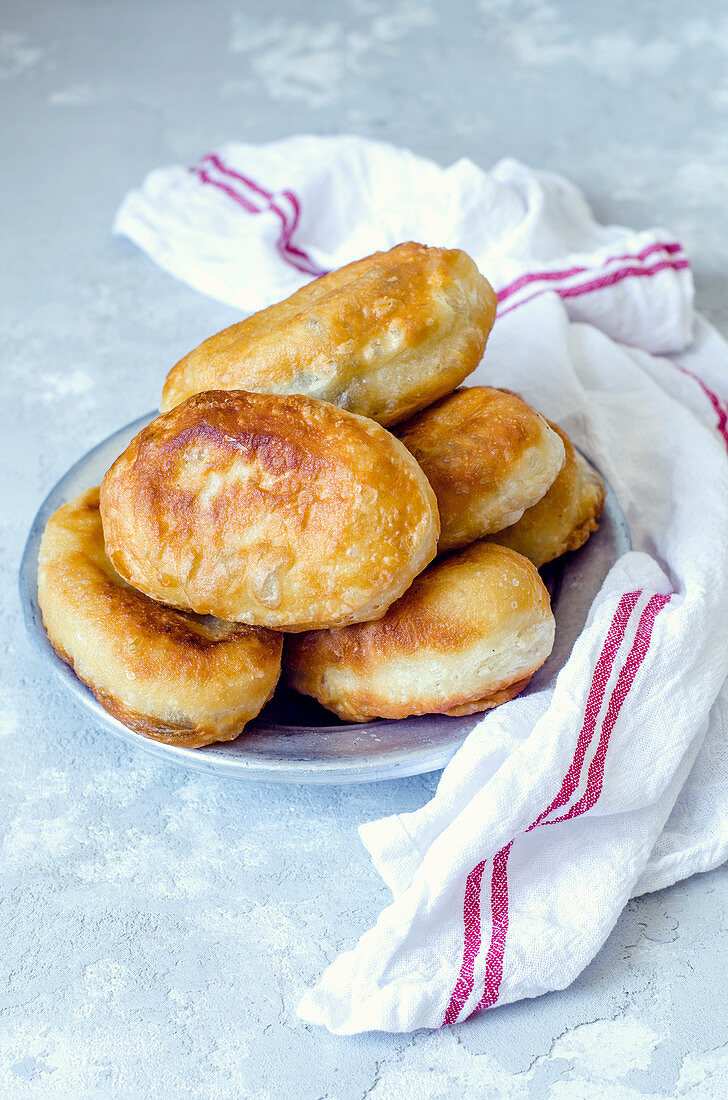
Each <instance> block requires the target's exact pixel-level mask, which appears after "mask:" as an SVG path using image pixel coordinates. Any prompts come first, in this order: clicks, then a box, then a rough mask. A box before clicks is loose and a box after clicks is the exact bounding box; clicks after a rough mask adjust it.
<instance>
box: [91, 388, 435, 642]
mask: <svg viewBox="0 0 728 1100" xmlns="http://www.w3.org/2000/svg"><path fill="white" fill-rule="evenodd" d="M101 515H102V518H103V524H104V537H105V539H106V549H107V551H108V553H109V557H110V558H111V560H112V562H113V563H114V566H115V568H116V569H117V570H118V572H119V573H120V574H121V576H122V577H124V578H125V579H126V580H127V581H129V583H130V584H132V585H134V587H135V588H139V589H140V590H141V591H142V592H146V593H147V595H149V596H152V597H153V598H154V599H158V600H161V601H162V602H164V603H168V604H171V605H173V606H175V607H186V608H190V609H192V610H193V611H197V612H199V613H200V614H211V615H217V616H218V617H219V618H221V619H228V620H232V621H236V622H246V623H249V624H251V625H253V626H267V627H271V628H274V629H279V630H294V631H295V630H307V629H311V628H316V627H324V626H338V625H341V624H343V623H349V622H359V621H363V620H365V619H375V618H377V617H378V616H380V615H382V614H383V613H384V611H385V610H386V609H387V607H389V605H390V604H391V603H392V602H393V601H394V600H395V599H397V598H398V597H399V596H401V595H402V593H403V592H404V591H405V589H407V588H408V587H409V585H410V583H411V582H412V579H413V578H414V577H415V576H416V575H417V574H418V573H419V572H420V571H421V570H422V569H424V567H425V566H426V565H427V563H428V562H429V561H431V560H432V558H433V557H434V555H435V549H436V544H437V536H438V533H439V520H438V515H437V504H436V501H435V496H434V493H433V492H432V489H431V488H430V485H429V484H428V482H427V479H426V477H425V475H424V474H423V473H422V471H421V470H420V468H419V466H418V465H417V463H416V462H415V460H414V459H413V458H412V456H411V455H410V453H409V452H408V451H407V450H406V448H405V447H403V446H402V444H401V443H400V442H399V440H397V439H395V438H394V436H393V435H391V434H390V433H389V432H388V431H386V430H385V429H384V428H381V427H380V426H379V425H378V424H375V423H374V421H373V420H367V419H366V418H365V417H362V416H354V415H353V414H352V413H348V412H344V411H343V410H341V409H337V408H335V407H334V406H333V405H329V404H326V403H325V402H323V401H314V400H312V399H311V398H309V397H303V396H299V395H292V396H288V397H285V396H280V395H271V394H254V393H252V394H251V393H243V392H242V391H240V390H230V391H227V392H224V391H215V390H211V391H209V392H207V393H199V394H196V395H195V396H194V397H191V398H189V399H188V400H187V401H185V402H184V403H183V404H182V405H178V406H176V408H174V409H172V410H171V411H170V412H168V413H165V414H163V415H162V416H159V417H157V419H156V420H154V421H152V423H151V424H149V425H148V426H147V427H146V428H145V429H144V430H143V431H142V432H140V433H139V435H138V436H136V438H135V439H133V440H132V442H131V443H130V444H129V446H128V447H127V449H126V450H125V451H124V453H123V454H122V455H121V457H120V458H118V459H117V460H116V462H115V463H114V465H113V466H112V467H111V469H110V470H109V471H108V473H107V474H106V477H105V478H104V481H103V485H102V488H101Z"/></svg>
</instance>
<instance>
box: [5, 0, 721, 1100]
mask: <svg viewBox="0 0 728 1100" xmlns="http://www.w3.org/2000/svg"><path fill="white" fill-rule="evenodd" d="M0 119H1V124H2V133H3V135H4V141H3V168H2V172H1V173H0V212H1V213H0V226H1V227H2V252H1V253H0V255H1V256H2V262H1V263H0V288H1V290H0V301H1V304H0V323H1V333H2V360H1V362H2V372H1V376H2V395H3V405H2V408H3V412H4V417H3V431H2V452H3V473H2V478H0V494H1V496H0V523H1V524H2V528H3V533H2V540H1V548H0V552H1V555H2V557H1V560H0V570H1V573H2V584H3V593H4V595H3V608H4V625H5V630H4V632H3V638H2V661H1V662H0V677H1V678H2V687H1V696H0V738H1V739H2V746H3V751H2V757H1V765H0V766H1V768H2V777H3V790H4V794H3V796H2V800H1V801H0V820H1V822H2V826H1V830H2V838H3V839H2V873H3V888H2V890H0V914H1V920H2V923H1V925H0V927H2V944H3V947H2V952H0V969H1V970H2V977H1V978H0V1009H1V1010H2V1016H1V1017H0V1094H1V1095H3V1096H8V1097H13V1098H15V1097H26V1096H28V1097H35V1096H38V1097H44V1098H45V1097H63V1098H66V1097H76V1096H83V1097H111V1096H120V1097H121V1096H123V1097H180V1096H198V1097H210V1096H215V1097H230V1098H236V1100H239V1098H246V1097H256V1098H258V1097H273V1098H279V1097H289V1096H290V1097H296V1098H297V1100H298V1098H300V1100H316V1098H327V1100H349V1098H362V1100H363V1098H364V1097H369V1098H370V1100H389V1098H399V1097H404V1098H408V1097H421V1096H427V1097H443V1098H450V1097H460V1096H466V1095H467V1096H473V1097H488V1098H490V1097H501V1096H502V1097H507V1098H514V1100H516V1098H517V1100H522V1098H523V1100H527V1098H532V1097H547V1098H549V1100H581V1098H586V1097H590V1098H591V1097H599V1098H601V1097H606V1098H608V1100H617V1098H619V1100H621V1098H638V1097H643V1096H648V1097H652V1096H655V1097H660V1098H661V1100H663V1098H667V1097H677V1096H679V1097H700V1098H703V1097H715V1098H721V1100H722V1098H723V1097H725V1096H726V1095H728V1042H727V1040H728V1028H727V1027H726V1011H725V1004H726V1001H727V1000H728V968H727V966H726V964H727V963H728V941H727V937H726V934H725V929H726V926H727V925H728V875H727V874H726V872H725V870H724V869H719V870H717V871H715V872H713V873H711V874H709V875H704V876H700V877H698V878H696V879H694V880H691V881H689V882H687V883H683V884H681V885H678V886H676V887H674V888H673V889H671V890H668V891H664V892H663V893H661V894H658V895H654V896H651V897H647V898H644V899H641V900H638V901H635V902H632V903H631V904H630V906H629V907H628V909H627V910H626V911H625V913H624V915H623V917H622V918H621V920H620V921H619V923H618V925H617V927H616V929H615V931H614V933H613V934H612V936H611V938H610V939H609V941H608V943H607V944H606V946H605V947H604V949H603V950H602V952H601V953H600V955H599V956H598V957H597V959H596V960H595V961H594V962H593V964H592V965H591V966H590V967H589V968H588V970H587V971H586V972H585V973H584V974H583V975H582V976H581V978H580V979H579V980H578V981H577V982H576V983H575V984H574V985H573V986H572V987H571V988H570V989H569V990H568V991H566V992H563V993H557V994H553V995H551V996H548V997H544V998H541V999H539V1000H537V1001H533V1002H528V1003H524V1004H520V1005H516V1006H512V1007H509V1008H505V1009H498V1010H495V1011H493V1012H491V1013H488V1014H486V1015H481V1016H480V1017H477V1018H474V1019H473V1020H471V1021H470V1022H469V1023H467V1024H465V1025H462V1026H460V1027H458V1028H456V1029H445V1030H442V1031H439V1032H435V1033H427V1032H420V1033H417V1034H414V1035H404V1036H390V1035H370V1036H365V1037H362V1038H353V1039H340V1038H333V1037H331V1036H329V1035H328V1034H326V1033H323V1032H320V1031H317V1030H313V1029H310V1028H308V1027H306V1026H305V1025H303V1024H302V1023H301V1022H300V1021H299V1020H298V1019H297V1017H296V1015H295V1005H296V1002H297V1000H298V997H299V995H300V993H301V992H302V990H303V989H304V987H305V986H306V985H307V984H309V983H310V982H312V981H313V980H314V979H315V978H316V976H317V975H318V974H319V973H320V971H321V969H322V967H323V966H324V965H325V963H326V962H327V961H328V960H330V959H332V958H333V957H334V956H335V955H336V954H337V952H338V951H339V950H340V949H342V948H344V947H347V946H348V945H350V944H352V943H353V942H354V940H355V939H356V937H357V936H358V935H359V934H360V933H361V932H362V931H363V930H364V929H365V928H366V927H368V925H369V923H370V922H371V920H372V919H373V918H374V917H375V915H376V914H377V913H378V912H379V910H380V908H381V907H382V905H383V904H384V903H385V901H386V900H387V897H386V891H385V889H384V887H383V885H382V884H381V882H380V881H379V880H378V878H377V876H376V875H375V873H374V872H373V870H372V869H371V867H370V865H369V864H368V861H367V859H366V857H365V853H364V851H363V849H362V848H361V846H360V845H359V843H358V839H357V836H356V825H357V824H358V823H359V822H361V821H363V820H366V819H371V818H375V817H379V816H381V815H383V814H386V813H390V812H393V811H395V810H402V809H411V808H414V807H416V806H418V805H420V804H422V802H423V801H425V800H426V799H427V797H428V796H429V795H430V794H431V792H432V791H433V789H434V786H435V783H436V777H434V776H430V777H424V778H419V779H410V780H402V781H398V782H389V783H381V784H377V785H371V786H363V787H355V788H348V789H341V790H335V789H331V790H324V789H322V790H315V789H302V790H296V789H293V788H280V789H279V788H274V787H265V786H257V787H256V786H246V785H243V784H239V785H236V784H233V783H227V782H221V781H216V780H212V779H208V778H204V777H198V776H196V775H191V774H190V775H188V774H186V773H185V772H183V771H179V770H174V769H173V768H170V767H166V766H162V765H160V764H158V763H156V762H154V761H152V760H151V759H148V758H147V757H146V756H145V755H144V754H143V753H142V752H140V751H134V750H132V749H131V748H127V747H125V746H124V745H122V744H121V743H115V742H112V741H110V740H108V739H107V738H105V737H103V736H101V735H100V734H99V731H98V730H95V729H94V728H93V724H92V723H91V722H90V721H89V720H88V719H87V718H86V717H85V716H84V715H81V714H80V713H78V712H77V711H76V710H75V709H74V708H73V706H72V705H71V703H70V701H69V700H68V699H67V698H66V697H65V695H64V693H63V691H62V690H61V688H60V686H59V685H58V684H57V683H56V682H55V681H54V680H53V681H51V680H49V678H48V677H47V675H46V672H45V670H44V669H43V668H42V667H40V665H39V663H38V661H37V660H36V658H35V656H34V654H33V653H32V652H31V651H30V650H29V647H28V646H27V644H26V641H25V636H24V631H23V627H22V624H21V618H20V610H19V606H18V601H17V597H16V595H15V585H16V572H17V565H18V560H19V556H20V553H21V548H22V543H23V541H24V538H25V534H26V531H27V528H28V526H29V524H30V521H31V518H32V516H33V515H34V513H35V511H36V509H37V507H38V505H39V504H40V501H41V500H42V498H43V497H44V495H45V494H46V492H47V491H48V490H49V489H50V488H51V486H52V485H53V484H54V483H55V481H56V480H57V479H58V477H59V475H60V474H61V473H62V472H63V471H65V470H66V468H67V467H68V466H69V465H70V464H71V463H72V462H73V461H75V459H76V458H78V457H79V456H80V455H81V454H83V453H84V452H85V451H86V450H87V449H88V448H89V447H90V446H91V445H93V444H95V443H96V442H98V441H99V440H101V439H103V438H104V437H105V436H106V435H108V434H109V433H110V432H112V431H113V430H115V429H116V428H117V427H119V426H120V425H122V424H124V423H126V422H127V421H129V420H132V419H133V418H135V417H136V416H138V415H139V414H140V413H141V412H144V411H146V410H147V409H150V408H152V407H153V406H154V405H155V403H156V401H157V398H158V394H159V388H160V383H161V380H162V378H163V376H164V374H165V372H166V371H167V369H168V368H169V366H170V365H171V364H172V363H173V362H175V360H176V359H177V358H178V357H179V356H181V355H182V354H184V353H185V352H186V351H188V350H189V348H190V347H192V346H194V345H195V344H196V343H197V342H199V340H201V339H202V338H204V337H205V336H207V335H208V334H209V333H211V332H213V331H215V330H217V329H218V328H221V327H222V326H223V325H225V324H229V323H231V322H232V321H233V320H234V319H235V317H234V314H233V313H232V311H230V310H229V309H227V308H225V307H223V306H221V305H218V304H215V303H214V302H211V301H208V300H206V299H204V298H202V297H201V296H198V295H196V294H195V293H193V292H192V291H190V290H188V289H187V288H185V287H184V286H182V285H179V284H177V283H176V282H174V281H173V280H172V279H171V278H169V277H168V276H167V275H165V274H164V273H163V272H161V271H159V270H157V269H156V268H155V267H154V266H153V265H152V264H150V263H149V262H148V261H147V260H146V259H145V258H144V257H143V256H142V255H141V254H140V253H139V252H137V251H136V250H135V249H134V248H133V247H132V246H131V245H129V244H127V243H126V242H121V241H118V240H114V239H112V237H111V235H110V224H111V219H112V216H113V213H114V210H115V208H116V206H117V204H118V202H119V200H120V198H121V196H122V194H123V193H124V191H125V190H126V189H127V188H128V187H130V186H133V185H135V184H137V183H138V182H139V181H140V180H141V179H142V177H143V176H144V175H145V173H146V172H147V171H149V170H150V169H152V168H154V167H156V166H159V165H164V164H168V163H175V162H180V163H191V162H194V161H195V160H196V159H197V157H198V156H199V155H200V154H201V153H203V152H205V151H206V150H207V149H208V148H209V147H211V146H214V145H215V144H216V143H219V142H221V141H224V140H230V139H240V140H247V141H266V140H269V139H272V138H276V137H280V136H285V135H288V134H291V133H295V132H301V131H314V132H319V133H334V132H341V131H349V132H358V133H363V134H367V135H371V136H374V137H379V138H385V139H388V140H391V141H393V142H397V143H401V144H404V145H407V146H409V147H411V148H412V149H414V150H415V151H417V152H419V153H423V154H425V155H429V156H432V157H434V158H436V159H438V160H440V161H441V162H443V163H447V162H450V161H452V160H454V159H456V158H457V157H459V156H462V155H467V156H470V157H472V158H473V159H474V160H475V161H476V162H478V163H480V164H481V165H483V166H484V167H487V166H488V165H489V164H491V163H492V162H493V161H495V160H496V159H498V158H499V157H501V156H503V155H506V154H511V155H514V156H516V157H518V158H520V159H522V160H524V161H526V162H527V163H530V164H533V165H536V166H542V167H548V168H552V169H555V170H557V171H560V172H562V173H564V174H567V175H569V176H571V178H572V179H574V180H575V181H576V182H577V183H578V184H580V185H581V186H582V187H583V188H584V189H585V191H586V192H587V195H588V196H589V198H590V199H591V201H592V202H593V204H594V206H595V208H596V210H597V212H598V214H599V216H600V217H601V218H602V219H603V220H613V221H619V222H622V223H623V224H629V225H633V226H635V227H637V228H644V227H647V226H650V225H653V224H662V225H664V226H667V227H669V228H670V229H672V231H673V232H675V233H677V234H678V235H679V236H680V237H681V238H682V240H683V241H684V243H685V244H686V246H687V248H688V250H689V252H690V254H691V256H692V258H693V261H694V265H695V270H696V274H697V284H698V304H699V306H700V307H701V308H702V309H703V310H704V311H705V312H706V313H707V314H708V316H710V317H711V318H712V319H713V320H714V321H716V322H717V323H718V324H719V325H721V326H722V328H723V330H724V331H728V306H726V298H727V295H726V290H727V289H728V276H727V275H726V265H725V262H724V257H725V253H726V245H727V244H728V241H727V230H728V215H727V214H726V211H727V210H728V128H727V123H728V16H726V14H725V9H724V6H723V5H722V4H720V3H718V0H707V2H704V3H697V4H691V5H685V4H682V3H678V2H677V0H661V2H659V3H657V2H652V0H641V2H639V0H629V2H628V0H614V2H613V3H611V4H608V5H606V4H605V5H594V4H591V3H577V2H576V0H573V2H568V0H561V2H555V3H551V4H549V3H542V2H540V0H480V2H478V3H475V2H473V3H470V2H467V0H448V2H447V3H445V2H441V3H440V2H436V0H391V2H387V0H340V2H339V3H336V4H334V3H306V2H304V0H300V2H298V3H296V2H293V0H273V2H271V3H268V4H264V5H257V4H256V5H254V4H252V3H250V2H249V0H248V2H247V3H246V2H244V0H239V2H237V3H236V2H234V0H218V2H216V3H207V4H198V3H195V2H193V0H176V2H175V0H145V2H142V0H125V2H124V3H120V2H112V0H95V2H92V0H75V2H74V0H55V2H54V0H4V2H3V4H2V7H1V8H0Z"/></svg>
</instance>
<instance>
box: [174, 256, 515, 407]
mask: <svg viewBox="0 0 728 1100" xmlns="http://www.w3.org/2000/svg"><path fill="white" fill-rule="evenodd" d="M495 309H496V297H495V294H494V292H493V289H492V287H491V286H490V284H489V283H488V282H487V281H486V279H484V278H483V276H482V275H481V274H480V272H479V271H478V269H477V267H476V266H475V264H474V263H473V261H472V260H471V259H470V257H469V256H468V255H467V254H466V253H465V252H461V251H460V250H459V249H443V248H427V247H426V246H425V245H421V244H413V243H412V242H410V243H408V244H399V245H397V246H396V247H395V248H392V249H390V251H389V252H376V253H375V254H374V255H373V256H367V257H366V258H365V259H363V260H357V261H356V262H355V263H352V264H348V265H347V266H346V267H342V268H340V269H339V270H338V271H333V272H331V274H330V275H324V276H322V278H320V279H315V280H314V281H313V282H311V283H308V284H307V285H306V286H304V287H302V288H301V289H300V290H297V291H296V293H295V294H292V295H291V297H290V298H286V300H285V301H283V302H279V303H278V304H277V305H273V306H270V307H269V308H268V309H264V310H262V311H261V312H260V313H255V314H253V316H252V317H248V319H247V320H246V321H241V322H240V323H239V324H237V325H232V326H231V327H230V328H227V329H225V330H224V331H223V332H219V333H217V335H216V336H211V337H210V339H209V340H205V341H204V343H202V344H200V346H199V347H198V348H195V350H194V351H192V352H190V354H189V355H187V356H185V358H184V359H182V360H181V361H180V362H179V363H177V365H176V366H175V367H173V368H172V370H171V371H170V372H169V374H168V376H167V380H166V382H165V385H164V392H163V394H162V403H161V408H162V411H163V412H164V411H166V410H168V409H171V408H173V406H175V405H178V404H179V403H180V401H184V400H185V398H187V397H190V396H191V395H192V394H194V393H199V392H201V391H203V390H236V389H240V390H248V391H252V392H255V393H282V394H290V393H302V394H306V395H308V396H309V397H316V398H318V399H319V400H322V401H330V402H331V403H332V404H334V405H338V406H339V407H340V408H342V409H348V410H349V411H350V412H355V413H360V414H361V415H362V416H370V417H372V419H374V420H377V421H378V422H379V423H380V424H396V423H398V421H400V420H404V419H405V418H406V417H408V416H411V415H412V413H414V412H416V411H417V410H418V409H423V408H425V406H426V405H429V404H431V402H433V401H435V400H437V398H438V397H442V395H443V394H446V393H449V392H450V391H451V390H453V389H454V388H455V387H456V386H458V385H459V384H460V383H461V382H462V381H463V379H464V378H466V377H467V375H469V374H470V373H471V371H473V370H475V368H476V367H477V365H478V363H479V362H480V359H481V356H482V354H483V351H484V349H485V343H486V340H487V338H488V334H489V332H490V330H491V328H492V327H493V321H494V320H495Z"/></svg>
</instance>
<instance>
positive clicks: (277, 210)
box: [193, 153, 328, 277]
mask: <svg viewBox="0 0 728 1100" xmlns="http://www.w3.org/2000/svg"><path fill="white" fill-rule="evenodd" d="M200 163H201V164H205V163H207V164H210V165H212V166H213V167H214V168H216V169H217V171H218V172H220V173H222V174H223V175H225V176H227V177H228V178H229V179H233V180H235V181H236V182H238V183H242V184H243V185H244V186H245V187H247V188H249V190H250V191H252V192H253V196H252V197H251V196H248V198H247V200H245V198H244V197H243V196H241V195H240V193H239V192H238V191H235V190H233V188H228V186H227V185H226V184H223V183H222V182H220V181H215V180H213V179H212V178H211V177H210V176H209V173H207V172H205V175H206V176H207V178H206V179H205V180H204V182H206V183H214V184H215V185H216V186H219V187H220V188H221V189H222V190H225V192H226V194H230V195H231V197H233V196H237V198H239V199H241V201H242V203H243V205H245V206H246V209H249V207H248V204H250V206H251V207H253V204H254V202H255V201H256V200H257V202H258V205H257V206H255V207H254V208H252V209H249V213H263V212H264V211H266V210H270V211H271V213H273V214H275V215H276V217H277V218H278V220H279V221H280V223H281V233H280V236H279V238H278V241H277V245H276V247H277V250H278V253H279V255H280V256H281V257H282V258H283V259H284V260H286V262H287V263H289V264H291V265H292V266H293V267H295V268H296V270H297V271H301V272H304V273H305V274H307V275H314V276H316V277H318V276H320V275H327V274H328V272H327V271H325V270H324V269H323V268H321V267H319V266H318V265H317V264H316V263H315V262H314V260H312V259H311V257H310V256H309V255H308V253H307V252H305V251H304V250H303V249H302V248H299V247H298V246H297V245H294V243H293V241H292V239H291V238H292V235H293V233H294V231H295V229H296V227H297V225H298V222H299V218H300V216H301V203H300V200H299V199H298V197H297V196H296V195H295V194H294V193H293V191H290V190H285V191H281V192H280V193H279V195H276V194H274V193H273V192H272V191H268V190H266V188H264V187H261V185H260V184H259V183H256V181H255V180H253V179H251V178H250V176H245V175H243V173H242V172H238V171H236V170H235V169H234V168H231V167H230V166H229V165H228V164H225V162H224V161H223V160H222V159H221V158H220V157H219V156H218V155H217V153H208V155H207V156H205V157H203V158H202V160H201V162H200ZM193 171H194V172H196V174H197V175H198V176H200V178H202V176H201V172H204V171H205V170H204V169H199V168H198V169H193ZM281 195H282V196H284V197H285V198H286V199H287V200H288V202H289V203H290V205H291V210H292V215H291V216H290V217H289V216H288V215H287V214H286V212H285V211H284V210H283V208H282V206H281V205H280V203H279V201H278V199H279V197H280V196H281ZM261 200H262V201H261Z"/></svg>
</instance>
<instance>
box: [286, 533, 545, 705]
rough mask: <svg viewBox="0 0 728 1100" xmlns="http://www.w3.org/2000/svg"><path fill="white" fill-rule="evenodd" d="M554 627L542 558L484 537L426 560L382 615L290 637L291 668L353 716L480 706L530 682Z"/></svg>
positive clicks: (325, 700) (297, 678)
mask: <svg viewBox="0 0 728 1100" xmlns="http://www.w3.org/2000/svg"><path fill="white" fill-rule="evenodd" d="M554 628H555V624H554V617H553V614H552V612H551V604H550V601H549V595H548V592H547V591H546V589H545V587H544V585H543V583H542V581H541V578H540V576H539V575H538V572H537V570H536V569H535V568H534V566H533V565H532V564H531V563H530V562H529V561H528V560H527V559H526V558H524V557H522V556H521V555H520V554H516V553H514V552H513V551H512V550H508V549H507V548H506V547H503V546H496V545H495V544H494V543H489V542H477V543H474V544H473V545H472V546H468V547H467V548H466V549H464V550H461V551H459V552H458V553H456V554H452V555H451V556H450V557H447V558H444V559H443V560H442V561H439V562H437V563H436V564H435V565H432V566H430V568H429V569H426V570H425V572H424V573H422V574H421V575H420V576H419V577H418V578H417V580H416V581H415V582H414V584H413V585H412V587H411V588H410V589H409V591H408V592H406V593H405V594H404V596H402V598H401V599H399V600H398V601H397V602H396V603H395V604H393V605H392V607H390V609H389V611H388V612H387V613H386V615H385V616H384V617H383V618H382V619H380V620H379V621H378V622H374V623H363V624H360V625H356V626H347V627H342V628H340V629H338V630H323V631H313V632H311V633H308V634H300V635H297V636H295V637H293V638H289V639H287V640H286V644H285V646H284V652H283V661H284V670H285V673H284V674H285V676H286V679H287V681H288V683H289V684H290V685H291V686H292V687H293V688H295V689H296V690H297V691H300V692H302V693H303V694H304V695H312V696H313V697H314V698H315V699H317V700H318V701H319V702H320V703H322V704H323V705H324V706H325V707H328V709H329V710H332V711H334V712H335V713H336V714H338V715H339V717H340V718H343V719H346V720H348V721H350V722H364V721H367V720H369V719H371V718H375V717H382V718H405V717H407V716H408V715H411V714H430V713H435V714H451V715H460V714H473V713H475V712H477V711H482V710H488V709H489V708H491V707H494V706H497V705H498V704H499V703H503V702H505V701H506V700H508V699H511V698H513V696H514V695H517V694H518V692H519V691H522V690H523V688H524V687H525V686H526V684H527V683H528V681H529V679H530V678H531V676H532V675H533V673H534V672H535V671H536V669H538V668H539V666H540V665H542V664H543V662H544V661H545V660H546V658H547V657H548V655H549V653H550V652H551V648H552V646H553V641H554Z"/></svg>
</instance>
